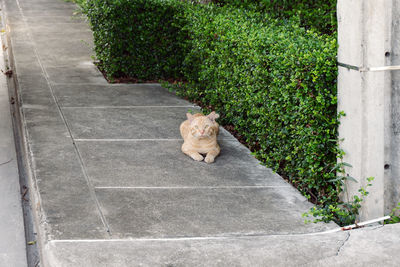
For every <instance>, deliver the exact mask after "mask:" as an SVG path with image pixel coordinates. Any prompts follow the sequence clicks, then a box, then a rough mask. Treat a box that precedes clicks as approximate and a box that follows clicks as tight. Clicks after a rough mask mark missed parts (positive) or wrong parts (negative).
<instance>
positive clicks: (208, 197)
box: [96, 188, 329, 238]
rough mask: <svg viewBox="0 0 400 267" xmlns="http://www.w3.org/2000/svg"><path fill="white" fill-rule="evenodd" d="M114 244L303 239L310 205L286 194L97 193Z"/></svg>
mask: <svg viewBox="0 0 400 267" xmlns="http://www.w3.org/2000/svg"><path fill="white" fill-rule="evenodd" d="M96 195H97V196H98V199H99V202H100V206H101V209H102V211H103V213H104V215H105V217H106V219H107V221H108V223H109V226H110V231H111V236H112V237H113V238H171V237H207V236H243V235H268V234H293V233H296V234H300V233H309V232H313V231H321V230H326V229H328V228H329V227H328V225H325V224H320V225H316V226H314V227H313V228H312V229H311V228H310V227H308V225H306V224H304V219H303V218H302V216H301V214H302V212H305V211H307V210H308V208H310V207H311V206H310V204H309V203H307V201H306V200H305V199H304V198H303V197H301V196H300V195H299V194H298V193H297V192H296V191H294V190H288V188H273V189H272V188H210V189H203V188H169V189H165V188H151V189H143V188H141V189H99V188H97V189H96Z"/></svg>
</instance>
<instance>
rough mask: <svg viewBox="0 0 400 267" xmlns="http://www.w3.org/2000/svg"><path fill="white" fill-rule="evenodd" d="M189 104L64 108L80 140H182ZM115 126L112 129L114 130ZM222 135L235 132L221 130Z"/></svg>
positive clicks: (72, 128) (222, 136)
mask: <svg viewBox="0 0 400 267" xmlns="http://www.w3.org/2000/svg"><path fill="white" fill-rule="evenodd" d="M194 110H196V108H188V107H156V106H154V107H153V106H144V107H127V108H125V107H114V108H113V107H107V108H101V107H100V108H63V112H64V114H65V117H66V118H67V120H68V123H69V125H70V127H71V130H72V134H73V136H74V138H76V139H110V138H111V139H120V138H121V139H181V138H182V137H181V134H180V132H179V125H180V124H181V123H182V122H183V121H184V120H186V113H187V112H188V111H194ZM111 129H112V131H111ZM220 138H221V139H223V138H230V139H232V137H231V135H230V134H228V133H226V132H225V131H224V130H223V129H221V134H220Z"/></svg>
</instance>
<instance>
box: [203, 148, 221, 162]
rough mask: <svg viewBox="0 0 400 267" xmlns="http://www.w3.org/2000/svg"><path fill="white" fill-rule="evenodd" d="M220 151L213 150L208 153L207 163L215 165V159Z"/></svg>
mask: <svg viewBox="0 0 400 267" xmlns="http://www.w3.org/2000/svg"><path fill="white" fill-rule="evenodd" d="M219 152H220V149H219V148H218V149H213V150H211V151H210V152H208V153H207V156H206V158H205V159H204V161H205V162H207V163H213V162H214V160H215V157H216V156H218V155H219Z"/></svg>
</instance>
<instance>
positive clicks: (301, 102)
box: [176, 6, 338, 203]
mask: <svg viewBox="0 0 400 267" xmlns="http://www.w3.org/2000/svg"><path fill="white" fill-rule="evenodd" d="M187 16H190V19H187V21H188V25H187V26H186V28H187V30H188V32H189V36H191V50H190V51H189V53H188V54H187V56H186V59H185V61H184V67H185V69H184V75H185V79H186V80H187V81H188V83H186V84H181V86H178V87H177V88H176V90H177V92H178V93H179V94H180V95H182V96H186V97H188V98H189V99H190V100H194V101H197V102H201V103H203V106H205V107H208V106H211V107H212V108H213V109H215V110H217V111H218V112H219V113H220V114H221V115H222V116H221V122H222V124H224V125H233V126H234V130H235V131H236V132H237V133H238V135H239V136H240V138H241V139H243V140H244V141H245V142H246V143H247V144H248V146H249V147H250V148H252V150H253V151H254V153H255V155H256V156H257V158H259V159H260V160H261V161H263V162H265V164H266V165H267V166H269V167H271V168H273V169H275V170H276V171H278V172H279V173H280V174H281V175H283V176H286V177H287V178H288V179H289V180H290V181H291V182H292V183H293V184H294V185H296V186H297V187H298V188H299V189H300V190H301V191H303V192H304V193H305V194H306V195H307V196H309V197H310V198H313V199H312V200H313V201H314V202H319V203H323V202H326V201H332V200H333V199H335V200H336V198H337V187H336V186H335V185H336V184H335V183H332V182H329V180H331V179H333V178H334V177H335V174H334V173H330V172H329V171H330V170H331V169H332V168H333V167H334V166H335V164H336V156H337V153H338V148H337V142H336V139H337V126H338V120H337V114H336V101H337V99H336V83H335V82H336V75H337V67H336V49H337V46H336V40H335V38H332V37H321V36H318V35H317V34H316V33H314V32H312V31H306V30H304V29H303V28H301V27H299V26H297V25H296V24H294V23H291V24H290V23H289V24H287V25H285V26H283V25H279V23H278V21H276V20H272V19H269V18H268V17H265V16H263V17H260V15H259V14H256V13H253V12H251V11H246V10H238V9H232V8H215V7H209V6H201V7H198V8H197V9H193V10H192V12H190V13H189V14H187Z"/></svg>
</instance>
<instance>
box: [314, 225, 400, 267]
mask: <svg viewBox="0 0 400 267" xmlns="http://www.w3.org/2000/svg"><path fill="white" fill-rule="evenodd" d="M348 234H349V236H348V238H347V239H346V242H344V244H343V246H342V247H341V248H340V250H339V251H338V253H337V254H336V255H333V256H332V257H324V258H322V259H319V260H316V261H312V262H310V265H309V266H332V267H334V266H343V267H345V266H355V267H364V266H389V267H390V266H393V267H394V266H399V260H398V255H399V253H400V242H399V238H398V237H399V236H400V224H398V223H397V224H391V225H385V226H383V227H382V226H378V227H367V228H362V229H357V230H354V231H351V232H348Z"/></svg>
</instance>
